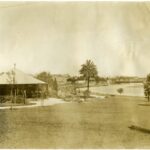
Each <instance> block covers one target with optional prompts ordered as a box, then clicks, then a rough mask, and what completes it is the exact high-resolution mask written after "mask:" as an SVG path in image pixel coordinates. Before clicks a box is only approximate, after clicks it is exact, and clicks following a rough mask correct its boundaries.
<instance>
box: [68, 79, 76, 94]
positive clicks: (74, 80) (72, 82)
mask: <svg viewBox="0 0 150 150" xmlns="http://www.w3.org/2000/svg"><path fill="white" fill-rule="evenodd" d="M77 80H78V78H77V77H75V76H73V77H70V78H68V79H67V81H68V82H71V84H72V86H73V88H74V94H76V82H77Z"/></svg>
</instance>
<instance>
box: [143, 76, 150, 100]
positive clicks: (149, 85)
mask: <svg viewBox="0 0 150 150" xmlns="http://www.w3.org/2000/svg"><path fill="white" fill-rule="evenodd" d="M144 94H145V96H146V97H147V99H148V101H149V97H150V74H148V75H147V78H146V82H145V83H144Z"/></svg>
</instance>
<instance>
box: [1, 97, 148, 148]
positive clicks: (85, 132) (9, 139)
mask: <svg viewBox="0 0 150 150" xmlns="http://www.w3.org/2000/svg"><path fill="white" fill-rule="evenodd" d="M141 103H146V102H145V99H144V98H134V97H125V96H117V97H110V98H107V99H105V100H94V101H93V102H92V100H91V101H88V102H84V103H76V102H73V103H65V104H58V105H54V106H48V107H36V108H26V109H17V110H12V111H11V110H0V148H150V142H149V141H150V134H147V133H144V132H141V131H140V130H132V129H131V128H130V127H131V126H138V127H139V128H140V129H141V128H145V129H150V119H149V114H150V107H148V106H146V107H145V106H143V105H139V104H141Z"/></svg>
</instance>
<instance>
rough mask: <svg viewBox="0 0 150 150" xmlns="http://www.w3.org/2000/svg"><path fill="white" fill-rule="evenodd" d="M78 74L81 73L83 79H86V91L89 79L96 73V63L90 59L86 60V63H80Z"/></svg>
mask: <svg viewBox="0 0 150 150" xmlns="http://www.w3.org/2000/svg"><path fill="white" fill-rule="evenodd" d="M79 72H80V74H82V75H83V77H84V79H85V80H86V81H87V92H89V88H90V85H89V83H90V79H91V78H95V77H96V76H97V74H98V72H97V68H96V65H95V64H94V63H93V61H91V60H86V63H85V64H83V65H81V69H80V71H79Z"/></svg>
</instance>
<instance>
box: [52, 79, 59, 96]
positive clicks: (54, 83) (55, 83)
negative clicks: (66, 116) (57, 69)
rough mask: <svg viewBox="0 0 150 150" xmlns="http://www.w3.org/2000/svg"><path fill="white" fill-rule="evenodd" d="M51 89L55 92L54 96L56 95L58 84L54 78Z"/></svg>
mask: <svg viewBox="0 0 150 150" xmlns="http://www.w3.org/2000/svg"><path fill="white" fill-rule="evenodd" d="M53 89H54V90H55V91H56V95H57V92H58V83H57V80H56V78H55V79H54V81H53Z"/></svg>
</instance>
